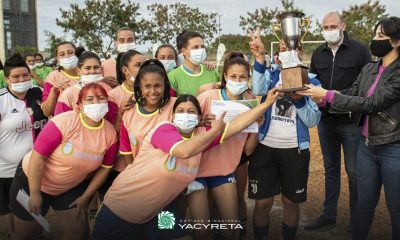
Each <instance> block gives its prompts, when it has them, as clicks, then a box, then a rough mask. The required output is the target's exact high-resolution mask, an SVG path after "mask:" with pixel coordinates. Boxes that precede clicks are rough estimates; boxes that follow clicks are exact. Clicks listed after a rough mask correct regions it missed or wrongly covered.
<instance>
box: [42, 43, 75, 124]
mask: <svg viewBox="0 0 400 240" xmlns="http://www.w3.org/2000/svg"><path fill="white" fill-rule="evenodd" d="M75 50H76V47H75V45H74V44H73V43H72V42H61V43H59V44H58V45H57V47H56V59H57V62H58V64H59V66H60V67H59V68H58V69H56V70H54V71H52V72H51V73H50V74H49V75H48V76H47V77H46V79H45V80H44V86H43V95H42V109H43V113H44V114H45V115H46V116H48V117H49V116H51V115H53V113H54V108H55V107H56V103H57V99H58V96H59V95H60V93H61V92H62V91H63V90H64V89H66V88H68V87H70V86H72V85H74V84H75V83H77V82H78V81H79V79H80V76H79V70H78V57H77V56H76V55H75Z"/></svg>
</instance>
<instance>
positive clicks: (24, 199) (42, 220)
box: [17, 189, 50, 232]
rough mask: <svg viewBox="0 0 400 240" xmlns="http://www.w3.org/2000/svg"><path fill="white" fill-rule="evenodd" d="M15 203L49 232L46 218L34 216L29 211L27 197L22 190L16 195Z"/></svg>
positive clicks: (39, 215)
mask: <svg viewBox="0 0 400 240" xmlns="http://www.w3.org/2000/svg"><path fill="white" fill-rule="evenodd" d="M17 201H18V202H19V203H20V204H21V205H22V206H23V207H24V208H25V210H26V211H28V212H29V214H30V215H31V216H32V217H33V218H34V219H35V220H36V221H37V222H38V223H39V224H40V226H42V227H43V228H44V230H46V232H50V227H49V222H47V220H46V218H44V217H43V216H42V215H41V214H38V215H36V214H34V213H32V212H30V211H29V208H28V205H29V204H28V202H29V195H28V194H26V192H25V191H24V190H22V189H20V190H19V191H18V194H17Z"/></svg>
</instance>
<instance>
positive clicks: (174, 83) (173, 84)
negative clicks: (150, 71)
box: [168, 68, 179, 93]
mask: <svg viewBox="0 0 400 240" xmlns="http://www.w3.org/2000/svg"><path fill="white" fill-rule="evenodd" d="M178 70H179V69H178V68H176V69H175V70H173V71H171V72H169V73H168V79H169V83H170V84H171V88H172V89H173V90H174V91H175V92H176V93H178V92H179V89H178V84H177V81H176V78H175V75H176V74H175V71H178Z"/></svg>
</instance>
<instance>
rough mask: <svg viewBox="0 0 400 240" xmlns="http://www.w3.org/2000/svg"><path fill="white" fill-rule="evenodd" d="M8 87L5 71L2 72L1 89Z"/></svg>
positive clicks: (0, 73) (0, 78)
mask: <svg viewBox="0 0 400 240" xmlns="http://www.w3.org/2000/svg"><path fill="white" fill-rule="evenodd" d="M5 87H7V82H6V77H5V75H4V70H0V88H5Z"/></svg>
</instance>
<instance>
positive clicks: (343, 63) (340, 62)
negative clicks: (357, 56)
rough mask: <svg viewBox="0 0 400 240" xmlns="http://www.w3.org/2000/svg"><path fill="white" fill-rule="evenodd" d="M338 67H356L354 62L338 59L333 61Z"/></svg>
mask: <svg viewBox="0 0 400 240" xmlns="http://www.w3.org/2000/svg"><path fill="white" fill-rule="evenodd" d="M335 64H336V66H337V67H338V68H356V63H355V62H347V61H345V62H344V61H338V62H337V63H335Z"/></svg>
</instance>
